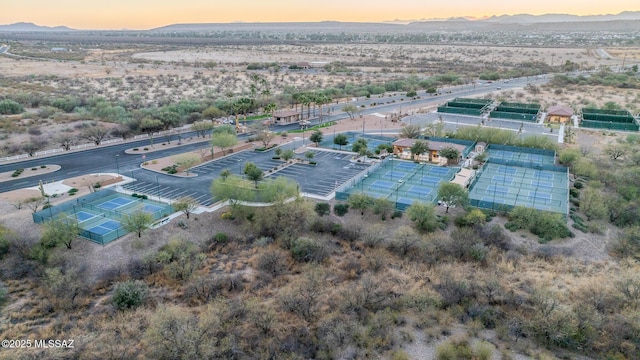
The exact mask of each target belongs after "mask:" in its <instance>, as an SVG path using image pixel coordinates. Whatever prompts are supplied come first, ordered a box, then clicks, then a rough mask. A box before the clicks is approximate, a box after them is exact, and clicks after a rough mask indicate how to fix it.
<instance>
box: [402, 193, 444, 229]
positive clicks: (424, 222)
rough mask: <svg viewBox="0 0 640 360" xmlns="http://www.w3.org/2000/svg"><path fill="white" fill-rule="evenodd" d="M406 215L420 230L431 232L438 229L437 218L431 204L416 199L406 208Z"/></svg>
mask: <svg viewBox="0 0 640 360" xmlns="http://www.w3.org/2000/svg"><path fill="white" fill-rule="evenodd" d="M407 215H408V216H409V219H411V221H413V223H414V225H415V227H416V228H417V229H418V230H420V231H424V232H432V231H435V230H436V229H438V220H437V218H436V211H435V208H434V206H433V204H427V203H422V202H417V201H416V202H414V203H413V204H411V206H409V207H408V208H407Z"/></svg>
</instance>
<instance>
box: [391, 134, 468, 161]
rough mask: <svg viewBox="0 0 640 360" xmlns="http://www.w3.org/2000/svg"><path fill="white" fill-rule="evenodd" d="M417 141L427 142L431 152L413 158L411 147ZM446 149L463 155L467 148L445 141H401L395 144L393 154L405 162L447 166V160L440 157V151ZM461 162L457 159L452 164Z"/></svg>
mask: <svg viewBox="0 0 640 360" xmlns="http://www.w3.org/2000/svg"><path fill="white" fill-rule="evenodd" d="M416 141H425V142H426V143H427V145H428V147H429V151H427V153H425V154H421V155H419V156H413V157H412V154H411V147H412V146H413V145H414V144H415V143H416ZM445 148H454V149H456V150H458V151H459V152H460V154H462V153H463V152H464V150H465V149H466V148H467V147H466V146H464V145H460V144H453V143H449V142H444V141H429V140H419V139H399V140H396V141H395V142H394V143H393V154H394V155H397V156H398V157H399V158H401V159H405V160H414V161H424V162H430V163H435V164H440V165H447V159H446V158H444V157H441V156H440V150H442V149H445ZM459 160H460V159H455V160H453V161H451V162H450V164H451V163H453V164H457V163H458V162H459Z"/></svg>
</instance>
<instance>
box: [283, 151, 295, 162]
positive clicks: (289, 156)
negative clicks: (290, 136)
mask: <svg viewBox="0 0 640 360" xmlns="http://www.w3.org/2000/svg"><path fill="white" fill-rule="evenodd" d="M295 156H296V153H295V152H294V151H293V150H292V149H287V150H283V151H282V152H281V153H280V158H281V159H282V160H284V162H288V161H289V160H291V159H293V158H294V157H295Z"/></svg>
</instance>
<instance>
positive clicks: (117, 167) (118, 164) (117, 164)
mask: <svg viewBox="0 0 640 360" xmlns="http://www.w3.org/2000/svg"><path fill="white" fill-rule="evenodd" d="M119 157H120V155H119V154H116V171H117V172H118V176H119V175H120V162H119V161H118V158H119Z"/></svg>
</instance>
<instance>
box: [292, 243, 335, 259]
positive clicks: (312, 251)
mask: <svg viewBox="0 0 640 360" xmlns="http://www.w3.org/2000/svg"><path fill="white" fill-rule="evenodd" d="M291 256H293V258H294V259H296V260H297V261H301V262H322V261H323V260H324V259H326V258H327V257H328V256H329V250H328V249H327V247H326V246H325V245H324V244H322V243H321V242H319V241H318V240H316V239H311V238H306V237H301V238H298V239H296V240H294V241H293V243H292V244H291Z"/></svg>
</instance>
